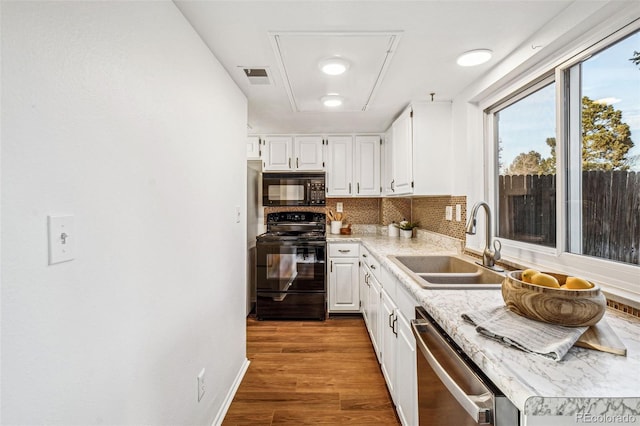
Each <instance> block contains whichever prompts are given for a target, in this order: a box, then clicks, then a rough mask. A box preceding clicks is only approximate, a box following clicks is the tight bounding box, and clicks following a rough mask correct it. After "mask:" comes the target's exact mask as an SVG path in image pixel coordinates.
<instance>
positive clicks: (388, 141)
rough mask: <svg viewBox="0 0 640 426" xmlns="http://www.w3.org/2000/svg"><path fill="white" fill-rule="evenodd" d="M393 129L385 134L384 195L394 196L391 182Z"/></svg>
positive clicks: (383, 157)
mask: <svg viewBox="0 0 640 426" xmlns="http://www.w3.org/2000/svg"><path fill="white" fill-rule="evenodd" d="M392 152H393V127H389V130H387V132H386V133H385V134H384V142H383V143H382V177H381V179H380V180H381V181H382V195H393V192H392V191H391V181H392V180H393V162H392V159H393V155H392Z"/></svg>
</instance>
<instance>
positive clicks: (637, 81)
mask: <svg viewBox="0 0 640 426" xmlns="http://www.w3.org/2000/svg"><path fill="white" fill-rule="evenodd" d="M571 48H572V49H575V50H574V52H577V51H578V48H577V46H573V47H571ZM639 50H640V21H637V22H635V23H633V24H630V25H629V26H628V27H626V28H624V29H622V30H620V31H618V33H617V34H616V35H613V36H610V37H606V38H604V39H602V40H601V41H599V42H597V43H595V44H594V45H593V46H590V47H587V46H584V47H583V50H582V52H581V53H579V54H577V55H576V54H575V53H574V54H572V55H575V56H573V57H570V55H569V54H567V55H566V56H565V57H564V58H557V59H556V62H554V63H552V62H549V64H550V65H547V66H548V67H549V68H547V69H542V68H540V69H536V70H531V71H530V72H531V74H530V75H534V74H535V75H536V76H538V77H536V78H534V79H532V80H533V81H532V82H530V83H528V84H522V83H523V80H520V83H521V84H520V85H519V86H515V85H513V86H511V93H510V94H509V93H508V92H507V91H506V90H505V92H503V96H502V97H501V98H496V99H497V102H496V101H495V100H496V99H494V102H492V103H491V104H489V106H488V108H485V109H484V113H485V125H486V126H487V129H486V135H487V147H488V148H489V150H490V152H492V153H493V161H494V164H491V163H489V165H488V168H487V170H489V171H490V173H489V174H488V187H487V188H488V191H487V193H488V196H489V200H490V201H491V202H492V203H493V205H494V206H495V211H496V215H495V216H496V218H495V221H496V225H497V226H496V229H497V231H496V237H497V238H500V239H501V240H502V245H503V255H505V256H513V257H515V258H517V259H519V260H520V261H521V262H522V263H525V264H526V263H529V264H538V265H539V266H547V267H549V268H550V269H549V270H563V271H566V272H567V273H574V274H580V275H583V276H585V277H586V278H590V279H593V280H595V281H598V282H601V283H603V284H605V287H607V289H608V290H609V291H614V292H619V293H618V294H621V295H623V294H626V295H628V294H630V293H631V294H634V295H638V294H640V285H639V283H638V276H639V274H640V51H639ZM507 90H508V89H507ZM504 95H506V96H504ZM629 292H630V293H629ZM634 297H635V296H634Z"/></svg>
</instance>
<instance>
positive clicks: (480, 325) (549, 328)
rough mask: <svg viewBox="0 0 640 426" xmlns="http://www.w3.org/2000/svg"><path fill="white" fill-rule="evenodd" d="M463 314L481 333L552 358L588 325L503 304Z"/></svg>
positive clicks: (566, 347) (559, 354)
mask: <svg viewBox="0 0 640 426" xmlns="http://www.w3.org/2000/svg"><path fill="white" fill-rule="evenodd" d="M462 318H463V319H464V320H465V321H467V322H469V323H471V324H473V325H475V326H476V331H477V332H478V333H480V334H482V335H484V336H487V337H489V338H492V339H495V340H497V341H499V342H500V343H503V344H505V345H508V346H514V347H516V348H518V349H520V350H523V351H526V352H530V353H534V354H538V355H543V356H545V357H548V358H551V359H553V360H555V361H560V360H561V359H562V357H564V355H565V354H566V353H567V352H568V351H569V349H571V347H572V346H573V344H574V343H575V342H576V341H577V340H578V339H579V338H580V336H582V334H583V333H584V332H585V331H587V329H588V328H589V327H564V326H561V325H555V324H547V323H544V322H540V321H535V320H531V319H528V318H525V317H522V316H520V315H518V314H516V313H513V312H511V311H510V310H509V309H508V308H507V307H506V306H499V307H497V308H489V309H483V310H479V311H476V312H469V313H465V314H462Z"/></svg>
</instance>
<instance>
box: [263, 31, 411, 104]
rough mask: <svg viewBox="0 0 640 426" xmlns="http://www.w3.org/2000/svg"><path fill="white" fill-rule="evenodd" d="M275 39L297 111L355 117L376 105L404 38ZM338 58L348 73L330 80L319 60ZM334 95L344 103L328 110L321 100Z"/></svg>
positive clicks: (325, 35) (333, 35)
mask: <svg viewBox="0 0 640 426" xmlns="http://www.w3.org/2000/svg"><path fill="white" fill-rule="evenodd" d="M270 37H271V42H272V46H273V49H274V51H275V54H276V59H277V62H278V67H279V68H280V72H281V74H282V77H283V79H284V87H285V90H286V91H287V95H288V96H289V101H290V102H291V108H292V110H293V111H294V112H311V111H313V112H318V111H323V112H326V111H341V112H344V111H350V112H351V111H366V110H367V108H368V107H369V105H370V104H371V102H372V100H373V98H374V95H375V93H376V91H377V89H378V87H379V86H380V84H381V83H382V80H383V78H384V75H385V72H386V70H387V67H388V66H389V63H390V61H391V58H392V56H393V54H394V52H395V49H396V46H397V44H398V42H399V40H400V33H398V32H279V33H278V32H272V33H270ZM334 56H339V57H341V58H344V59H346V60H347V61H348V62H349V65H350V67H349V70H348V71H347V72H345V73H344V74H342V75H338V76H330V75H326V74H324V73H323V72H322V71H321V70H320V67H319V63H320V61H322V60H323V59H327V58H330V57H334ZM329 93H337V94H339V95H340V96H342V97H344V104H343V105H342V106H340V107H338V108H336V109H327V107H325V106H324V105H322V102H321V101H320V99H321V98H322V97H323V96H325V95H327V94H329Z"/></svg>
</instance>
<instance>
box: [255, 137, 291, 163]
mask: <svg viewBox="0 0 640 426" xmlns="http://www.w3.org/2000/svg"><path fill="white" fill-rule="evenodd" d="M263 143H264V150H263V153H262V154H263V155H262V158H263V161H262V168H263V170H265V171H287V170H293V169H292V168H291V161H292V156H293V138H292V137H291V136H267V137H265V138H264V139H263Z"/></svg>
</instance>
